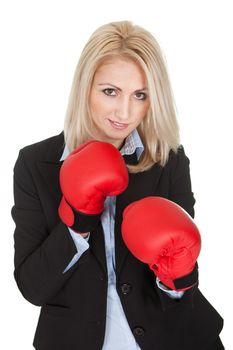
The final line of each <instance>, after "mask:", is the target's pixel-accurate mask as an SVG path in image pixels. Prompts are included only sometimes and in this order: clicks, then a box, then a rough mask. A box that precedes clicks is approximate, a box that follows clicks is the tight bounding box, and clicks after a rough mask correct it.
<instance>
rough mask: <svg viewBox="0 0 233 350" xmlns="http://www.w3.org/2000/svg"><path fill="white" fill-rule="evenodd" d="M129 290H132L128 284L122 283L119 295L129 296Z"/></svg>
mask: <svg viewBox="0 0 233 350" xmlns="http://www.w3.org/2000/svg"><path fill="white" fill-rule="evenodd" d="M131 289H132V287H131V285H130V284H128V283H123V284H122V285H121V293H122V294H124V295H127V294H129V293H130V292H131Z"/></svg>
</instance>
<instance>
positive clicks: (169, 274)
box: [122, 197, 201, 290]
mask: <svg viewBox="0 0 233 350" xmlns="http://www.w3.org/2000/svg"><path fill="white" fill-rule="evenodd" d="M122 237H123V240H124V242H125V244H126V246H127V247H128V249H129V250H130V251H131V253H132V254H133V255H134V256H135V257H136V258H137V259H139V260H141V261H142V262H145V263H147V264H148V265H149V267H150V268H151V270H153V271H154V273H155V275H156V276H157V277H158V278H159V279H160V280H161V282H162V283H163V284H165V285H166V286H168V287H169V288H171V289H173V290H186V289H189V288H191V287H192V286H193V285H195V284H196V283H197V281H198V269H197V263H196V261H197V258H198V255H199V253H200V249H201V237H200V233H199V231H198V228H197V226H196V225H195V223H194V221H193V219H192V218H191V216H189V214H188V213H187V212H186V211H185V210H184V209H183V208H181V207H180V206H179V205H178V204H176V203H174V202H172V201H170V200H168V199H165V198H161V197H146V198H143V199H141V200H139V201H136V202H133V203H131V204H130V205H128V206H127V207H126V208H125V210H124V212H123V222H122Z"/></svg>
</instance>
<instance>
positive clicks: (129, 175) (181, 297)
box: [12, 21, 224, 350]
mask: <svg viewBox="0 0 233 350" xmlns="http://www.w3.org/2000/svg"><path fill="white" fill-rule="evenodd" d="M150 196H155V197H163V198H166V199H168V200H169V201H171V202H174V203H176V204H178V205H179V206H180V207H182V208H183V209H184V210H185V212H187V213H188V214H189V215H190V216H191V217H194V203H195V199H194V196H193V192H192V188H191V180H190V173H189V159H188V158H187V156H186V155H185V152H184V148H183V146H181V144H180V140H179V129H178V124H177V120H176V113H175V108H174V100H173V96H172V91H171V86H170V82H169V77H168V74H167V70H166V66H165V62H164V58H163V55H162V52H161V50H160V47H159V45H158V43H157V41H156V40H155V38H154V37H153V36H152V35H151V34H150V33H149V32H148V31H147V30H145V29H144V28H142V27H140V26H137V25H134V24H132V23H131V22H128V21H122V22H113V23H109V24H106V25H103V26H101V27H100V28H98V29H97V30H96V31H95V32H94V33H93V34H92V36H91V37H90V39H89V40H88V42H87V44H86V45H85V47H84V49H83V51H82V53H81V56H80V59H79V62H78V65H77V68H76V71H75V75H74V80H73V85H72V89H71V93H70V98H69V103H68V108H67V113H66V118H65V125H64V131H63V132H62V133H61V134H59V135H57V136H53V137H51V138H49V139H46V140H43V141H41V142H39V143H35V144H33V145H29V146H26V147H24V148H23V149H21V150H20V152H19V156H18V159H17V161H16V164H15V167H14V197H15V204H14V206H13V208H12V216H13V219H14V221H15V224H16V229H15V234H14V239H15V271H14V276H15V279H16V282H17V285H18V288H19V289H20V291H21V293H22V295H23V296H24V297H25V298H26V299H27V300H28V301H29V302H30V303H33V304H35V305H38V306H41V313H40V318H39V322H38V326H37V330H36V334H35V337H34V342H33V345H34V347H35V348H36V349H37V350H51V349H56V350H78V349H80V350H86V349H87V350H101V349H104V350H109V349H110V350H115V349H116V350H139V349H142V350H152V349H156V350H170V349H177V350H178V349H179V350H187V349H189V350H197V349H198V350H218V349H224V348H223V345H222V343H221V341H220V338H219V333H220V332H221V329H222V324H223V321H222V318H221V316H220V315H219V314H218V313H217V312H216V310H215V309H214V308H213V307H212V306H211V305H210V304H209V302H208V301H207V300H206V299H205V298H204V296H203V295H202V294H201V292H200V291H199V289H198V274H197V264H195V268H194V270H193V271H195V273H194V274H193V273H192V278H195V280H193V282H192V283H190V280H189V282H186V283H188V285H185V286H183V287H182V288H180V289H179V288H177V289H176V288H169V285H168V284H167V285H166V283H163V281H162V280H161V279H159V278H158V276H157V277H156V275H155V274H154V272H153V271H152V270H151V269H149V268H148V265H147V264H145V263H143V262H141V261H140V260H138V259H137V258H136V257H135V256H134V255H133V254H131V252H130V251H129V250H128V248H127V247H126V245H125V243H124V241H123V239H122V232H121V227H122V226H121V225H122V215H123V211H124V209H125V208H126V207H127V206H128V205H130V204H131V203H132V202H134V201H138V200H140V199H143V198H146V197H150ZM135 220H140V217H135ZM193 276H195V277H193Z"/></svg>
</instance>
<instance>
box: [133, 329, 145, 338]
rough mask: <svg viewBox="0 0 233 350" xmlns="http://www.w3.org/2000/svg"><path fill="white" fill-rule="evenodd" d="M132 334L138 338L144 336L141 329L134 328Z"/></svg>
mask: <svg viewBox="0 0 233 350" xmlns="http://www.w3.org/2000/svg"><path fill="white" fill-rule="evenodd" d="M133 334H134V335H136V336H138V337H142V336H143V335H144V334H145V331H144V329H143V328H142V327H135V328H134V329H133Z"/></svg>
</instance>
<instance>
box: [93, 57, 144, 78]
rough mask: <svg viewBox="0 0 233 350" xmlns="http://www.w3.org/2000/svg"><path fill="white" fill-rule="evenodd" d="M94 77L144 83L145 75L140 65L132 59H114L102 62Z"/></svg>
mask: <svg viewBox="0 0 233 350" xmlns="http://www.w3.org/2000/svg"><path fill="white" fill-rule="evenodd" d="M94 77H95V78H96V79H101V78H113V79H123V80H126V79H133V80H138V81H139V80H140V81H142V82H144V81H145V80H146V78H145V73H144V71H143V69H142V68H141V66H140V65H139V63H137V62H135V61H133V60H132V59H130V58H123V57H114V58H108V59H106V60H104V61H103V62H101V64H100V65H99V66H98V67H97V69H96V71H95V75H94Z"/></svg>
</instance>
